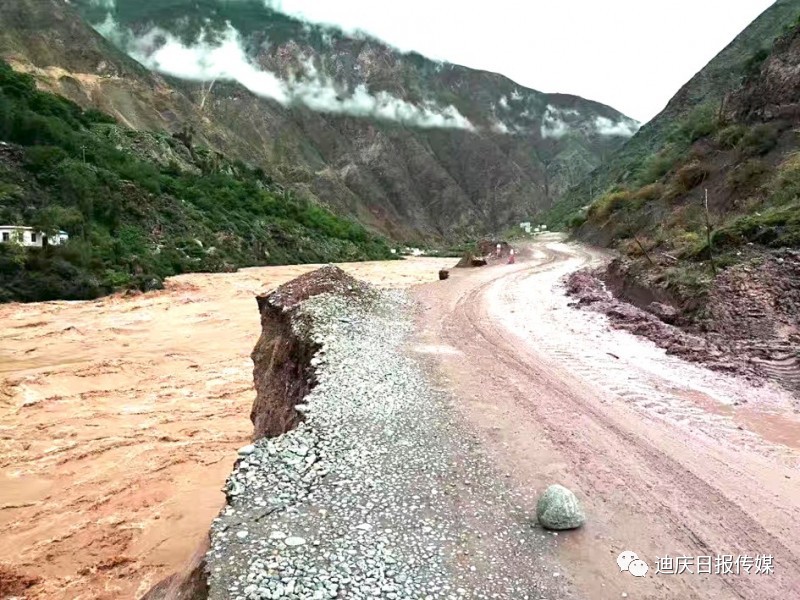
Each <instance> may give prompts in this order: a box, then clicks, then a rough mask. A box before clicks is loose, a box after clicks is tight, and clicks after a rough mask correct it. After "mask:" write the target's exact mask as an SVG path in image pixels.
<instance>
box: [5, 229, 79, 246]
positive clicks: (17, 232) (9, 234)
mask: <svg viewBox="0 0 800 600" xmlns="http://www.w3.org/2000/svg"><path fill="white" fill-rule="evenodd" d="M45 238H46V239H47V245H49V246H61V245H62V244H66V243H67V242H68V241H69V234H68V233H67V232H66V231H59V232H58V233H57V234H56V235H51V236H50V237H47V236H46V235H45V234H44V233H43V232H41V231H36V230H35V229H34V228H33V227H23V226H20V225H0V243H3V244H18V245H20V246H25V247H26V248H42V247H44V246H45Z"/></svg>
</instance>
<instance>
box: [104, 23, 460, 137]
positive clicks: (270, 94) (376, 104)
mask: <svg viewBox="0 0 800 600" xmlns="http://www.w3.org/2000/svg"><path fill="white" fill-rule="evenodd" d="M97 29H98V31H99V32H101V33H102V34H103V35H105V36H106V37H111V38H116V39H117V41H118V42H121V43H122V44H123V45H124V46H125V47H126V48H127V51H128V53H129V54H130V55H131V56H132V57H133V58H135V59H136V60H137V61H139V62H140V63H142V64H143V65H145V66H146V67H148V68H150V69H153V70H156V71H159V72H161V73H165V74H167V75H172V76H174V77H179V78H182V79H188V80H191V81H214V80H221V81H235V82H238V83H240V84H241V85H243V86H244V87H246V88H247V89H248V90H250V91H251V92H253V93H254V94H256V95H257V96H260V97H263V98H269V99H272V100H275V101H276V102H278V103H280V104H281V105H283V106H291V105H302V106H305V107H308V108H310V109H311V110H315V111H319V112H326V113H335V114H343V115H350V116H356V117H373V118H377V119H385V120H390V121H395V122H398V123H401V124H403V125H407V126H411V127H420V128H448V129H467V130H472V129H474V127H473V125H472V124H471V123H470V122H469V120H468V119H467V118H466V117H464V116H463V115H462V114H461V113H460V112H459V111H458V110H457V109H456V108H455V107H453V106H446V107H441V106H437V105H436V104H434V103H432V102H428V103H423V104H421V105H415V104H411V103H410V102H406V101H405V100H402V99H400V98H397V97H395V96H392V95H391V94H389V93H387V92H378V93H377V94H370V92H369V91H368V90H367V87H366V86H365V85H359V86H358V87H356V88H355V89H354V90H353V91H352V93H349V92H347V90H344V89H342V88H341V87H339V86H336V85H335V83H334V82H332V81H329V80H327V79H325V78H324V77H322V76H321V75H320V74H319V73H317V71H316V69H314V66H313V63H311V62H306V64H305V67H306V69H305V70H306V75H305V76H304V77H303V78H295V79H291V80H288V81H287V80H283V79H281V78H279V77H278V76H276V75H275V74H274V73H271V72H269V71H265V70H263V69H261V68H260V67H259V66H258V65H256V64H254V63H253V62H252V61H251V60H250V58H249V57H248V56H247V54H246V53H245V51H244V48H243V46H242V43H241V39H240V37H239V34H238V32H237V31H236V30H235V29H234V28H233V27H231V26H228V28H227V30H226V31H225V32H224V34H223V35H222V36H221V37H219V39H217V40H216V41H215V42H213V43H212V42H210V41H209V40H208V39H207V37H206V36H205V35H201V37H200V39H198V40H197V41H196V42H195V43H193V44H191V45H186V44H184V43H183V42H182V41H181V40H179V39H178V38H177V37H175V36H174V35H172V34H170V33H168V32H166V31H163V30H161V29H157V28H156V29H153V30H151V31H149V32H148V33H147V34H145V35H142V36H139V37H133V36H132V35H130V34H129V33H127V34H125V33H121V32H119V30H118V29H117V28H116V25H115V23H114V22H113V20H111V17H110V16H109V18H108V19H107V20H106V22H105V23H103V24H101V25H99V26H98V27H97Z"/></svg>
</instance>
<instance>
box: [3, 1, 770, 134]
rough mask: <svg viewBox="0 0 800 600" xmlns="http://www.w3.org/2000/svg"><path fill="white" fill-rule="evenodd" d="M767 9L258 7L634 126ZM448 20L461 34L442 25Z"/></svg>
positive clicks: (632, 4)
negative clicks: (569, 98) (580, 100)
mask: <svg viewBox="0 0 800 600" xmlns="http://www.w3.org/2000/svg"><path fill="white" fill-rule="evenodd" d="M7 1H9V0H7ZM773 2H774V0H735V1H733V2H731V1H730V0H727V1H726V0H672V2H643V1H642V0H605V1H604V2H596V1H592V0H575V1H573V2H518V1H517V0H496V1H495V2H493V3H492V6H491V10H487V8H486V6H485V5H482V4H480V3H474V4H465V3H463V2H457V1H456V0H439V1H437V2H430V0H405V1H404V2H374V0H337V1H336V2H330V1H321V0H265V3H266V4H268V5H271V6H274V7H276V8H277V9H279V10H281V11H283V12H286V13H288V14H291V15H294V16H297V17H302V18H306V19H309V20H311V21H313V22H317V23H324V24H329V25H337V26H340V27H342V28H343V29H344V30H345V31H351V32H352V31H359V30H360V31H366V32H368V33H369V34H371V35H374V36H376V37H378V38H380V39H382V40H385V41H386V42H387V43H389V44H391V45H393V46H395V47H397V48H399V49H401V50H415V51H417V52H419V53H421V54H423V55H425V56H429V57H431V58H435V59H439V60H448V61H450V62H453V63H456V64H461V65H466V66H469V67H472V68H476V69H485V70H488V71H493V72H496V73H502V74H503V75H506V76H507V77H510V78H511V79H513V80H514V81H516V82H518V83H519V84H521V85H524V86H527V87H531V88H534V89H537V90H541V91H544V92H562V93H570V94H578V95H580V96H583V97H584V98H589V99H591V100H597V101H600V102H603V103H605V104H608V105H610V106H613V107H614V108H616V109H618V110H621V111H622V112H624V113H626V114H628V115H629V116H631V117H634V118H637V119H640V120H648V119H650V118H651V117H653V116H654V115H655V114H656V113H657V112H658V111H659V110H660V109H661V108H663V107H664V105H665V104H666V103H667V101H668V100H669V99H670V98H671V97H672V96H673V95H674V94H675V92H677V91H678V89H680V87H681V86H682V85H683V84H684V83H686V82H687V81H688V80H689V79H690V78H691V77H692V76H693V75H694V74H695V73H696V72H697V71H698V70H700V69H701V68H702V67H703V66H704V65H705V64H706V63H707V62H708V61H709V60H711V59H712V58H713V57H714V56H715V55H716V54H717V53H718V52H719V51H720V50H722V49H723V48H724V47H725V46H726V45H727V44H728V43H729V42H730V41H731V40H732V39H733V38H734V37H735V36H736V35H738V34H739V33H740V32H741V31H742V29H744V28H745V27H746V26H747V25H748V24H749V23H750V22H751V21H752V20H753V19H754V18H756V17H757V16H758V15H759V14H760V13H761V12H762V11H764V10H765V9H767V8H768V7H769V6H770V5H771V4H773ZM420 15H424V18H421V17H420ZM454 15H457V20H458V26H457V27H443V24H447V23H452V22H453V21H454V18H455V17H454ZM686 15H691V19H687V18H686ZM563 23H569V27H559V26H558V24H563ZM654 23H657V24H658V26H657V27H653V26H652V25H653V24H654ZM531 24H536V35H531ZM676 32H680V33H681V40H682V41H681V43H680V44H678V45H676V44H675V33H676ZM587 49H591V50H587ZM632 49H635V51H633V50H632ZM532 57H544V58H543V59H542V60H532ZM512 97H513V96H512Z"/></svg>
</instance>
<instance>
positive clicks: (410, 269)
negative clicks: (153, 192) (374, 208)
mask: <svg viewBox="0 0 800 600" xmlns="http://www.w3.org/2000/svg"><path fill="white" fill-rule="evenodd" d="M448 262H452V261H448V260H446V259H445V260H441V259H426V258H418V259H412V260H406V261H393V262H379V263H360V264H348V265H343V268H344V269H345V270H347V271H349V272H351V273H352V274H354V275H355V276H356V277H358V278H361V279H364V280H367V281H370V282H372V283H374V284H377V285H379V286H392V287H405V286H408V285H411V284H414V283H419V282H423V281H431V280H434V279H436V278H437V272H438V270H439V268H440V267H441V266H443V265H446V264H448ZM314 268H315V266H313V265H304V266H290V267H274V268H263V269H245V270H242V271H240V272H238V273H231V274H217V275H207V274H195V275H185V276H181V277H176V278H174V279H171V280H169V281H168V283H167V289H166V290H164V291H162V292H157V293H153V294H147V295H142V296H135V297H111V298H104V299H101V300H98V301H96V302H49V303H40V304H29V305H5V306H0V323H2V328H0V596H3V594H4V593H5V592H8V590H12V591H13V590H14V589H21V587H22V583H23V581H22V580H20V579H19V578H27V581H28V582H29V581H30V579H31V578H39V581H38V583H36V584H35V585H33V586H32V587H30V588H29V589H27V590H26V591H25V594H24V595H25V597H26V598H31V599H40V598H42V599H43V598H47V599H48V600H58V599H63V600H67V599H69V600H88V599H93V600H94V599H109V600H111V599H113V600H119V599H123V598H135V597H138V595H140V594H141V593H142V592H143V591H145V590H147V589H148V588H149V587H150V586H151V585H152V584H153V583H154V582H156V581H158V580H159V579H160V578H161V577H163V576H165V575H167V574H169V573H171V572H173V571H175V570H177V569H179V568H180V567H181V565H182V563H183V562H184V561H186V560H187V559H188V558H189V557H190V556H191V555H192V553H193V551H194V550H195V548H196V547H197V546H198V545H199V544H200V543H201V541H202V539H203V538H204V537H205V536H206V535H207V532H208V529H209V525H210V523H211V519H212V518H214V517H215V516H216V514H217V512H218V511H219V509H220V507H221V506H222V504H223V500H224V499H223V495H222V493H221V492H220V488H221V487H222V485H223V483H224V481H225V478H226V477H227V476H228V474H229V473H230V470H231V467H232V465H233V462H234V460H235V458H236V450H237V449H238V448H240V447H241V446H243V445H245V444H246V443H247V442H248V440H249V439H250V435H251V434H252V431H253V428H252V425H251V423H250V421H249V418H248V417H249V414H250V407H251V404H252V402H253V398H254V396H255V393H254V391H253V375H252V368H253V367H252V361H251V360H250V352H251V350H252V349H253V346H254V344H255V342H256V339H257V338H258V335H259V333H260V330H261V328H260V324H259V316H258V310H257V308H256V303H255V300H254V296H255V295H256V294H258V293H262V292H264V291H266V290H268V289H270V288H272V287H275V286H277V285H279V284H280V283H283V282H285V281H288V280H289V279H292V278H294V277H296V276H298V275H300V274H302V273H304V272H307V271H309V270H311V269H314Z"/></svg>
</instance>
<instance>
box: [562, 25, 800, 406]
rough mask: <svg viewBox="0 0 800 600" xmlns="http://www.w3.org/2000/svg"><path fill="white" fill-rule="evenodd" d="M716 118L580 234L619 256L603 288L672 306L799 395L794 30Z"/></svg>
mask: <svg viewBox="0 0 800 600" xmlns="http://www.w3.org/2000/svg"><path fill="white" fill-rule="evenodd" d="M723 107H724V108H723V110H721V111H720V110H719V107H717V108H714V109H712V110H701V111H700V112H696V113H695V114H694V116H693V117H692V118H691V119H688V120H687V121H684V122H683V123H682V124H681V125H680V126H679V127H678V129H677V130H676V131H675V132H674V135H673V138H672V140H673V141H672V142H671V144H672V146H671V148H669V149H668V150H667V151H665V152H670V153H673V154H668V155H667V154H663V153H662V154H661V155H657V156H656V158H655V159H654V160H667V159H668V160H669V164H668V166H667V165H664V169H663V173H661V174H660V175H659V174H658V172H656V171H652V170H649V171H648V173H649V174H650V175H651V177H648V178H647V179H640V180H639V181H638V182H637V183H636V184H633V183H625V182H620V183H619V184H618V187H617V188H616V190H615V191H612V192H609V193H607V194H605V195H604V196H602V197H601V198H599V199H598V200H597V201H596V202H595V203H593V204H592V205H591V206H590V207H589V209H588V212H587V215H586V220H585V222H584V223H583V224H582V225H581V226H580V227H579V229H578V231H577V233H578V235H579V236H581V237H583V238H584V239H588V240H591V241H595V242H599V243H601V244H606V245H610V246H614V247H616V248H617V249H618V250H620V252H621V254H622V257H621V258H620V259H619V260H617V261H615V262H613V263H612V264H611V267H610V269H609V270H608V271H607V272H606V273H605V276H604V277H605V279H606V281H607V282H608V283H609V284H610V286H611V287H612V289H614V290H615V291H616V292H617V293H618V294H620V295H621V296H622V297H624V298H625V299H628V300H631V301H633V302H635V303H637V304H638V305H639V306H641V307H646V308H649V309H650V310H653V311H654V312H656V313H657V314H659V315H660V316H662V317H663V316H664V314H663V310H661V309H660V308H659V306H658V305H664V304H668V305H671V306H672V307H673V308H674V309H677V312H676V313H675V314H671V317H670V318H673V319H674V320H676V322H678V323H679V324H682V325H684V326H685V327H687V328H689V329H690V330H693V331H696V332H699V333H702V334H703V335H704V337H705V338H706V339H708V340H709V341H711V342H712V343H713V344H715V345H716V346H717V349H718V350H720V351H723V352H724V353H725V354H726V355H730V354H731V353H732V354H733V355H734V356H736V357H737V359H738V360H744V361H747V362H748V365H749V366H752V367H753V368H755V369H756V370H758V371H759V372H761V373H762V374H765V375H768V376H774V377H776V378H778V379H779V380H781V381H782V382H783V383H785V384H786V385H787V386H789V387H790V388H792V389H794V390H800V356H799V355H798V348H800V318H799V317H798V315H800V311H799V310H798V308H800V306H799V305H798V301H800V296H799V295H798V294H799V293H800V292H798V290H800V134H798V131H800V22H797V23H796V24H794V25H793V26H792V27H790V28H789V30H788V31H787V32H786V33H785V34H784V35H782V36H781V37H779V38H778V39H777V40H776V42H775V44H774V46H773V48H772V49H771V51H770V52H769V53H768V54H767V56H766V57H764V58H763V61H762V62H761V63H760V65H759V67H758V68H757V69H754V71H753V72H752V73H751V74H750V75H749V76H748V77H747V78H746V79H745V81H744V82H743V83H742V85H741V86H738V87H736V88H735V89H732V90H731V91H729V93H728V94H727V95H726V96H725V99H724V104H723ZM652 164H653V163H651V166H652ZM706 194H707V197H708V214H707V215H706V210H705V203H706ZM653 302H655V303H656V305H652V304H651V303H653Z"/></svg>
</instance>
